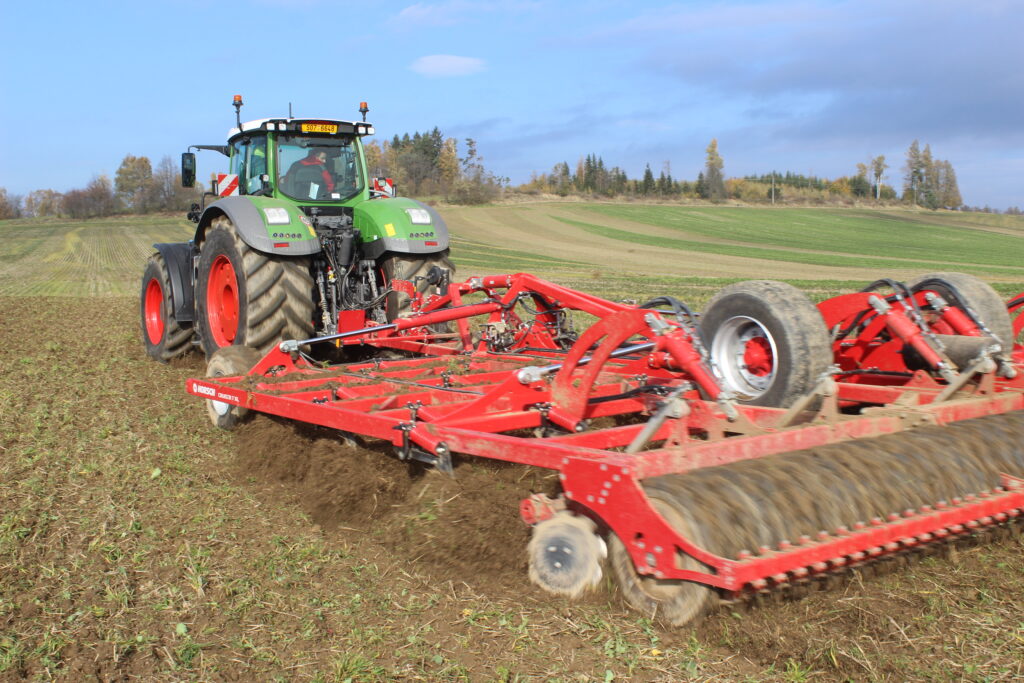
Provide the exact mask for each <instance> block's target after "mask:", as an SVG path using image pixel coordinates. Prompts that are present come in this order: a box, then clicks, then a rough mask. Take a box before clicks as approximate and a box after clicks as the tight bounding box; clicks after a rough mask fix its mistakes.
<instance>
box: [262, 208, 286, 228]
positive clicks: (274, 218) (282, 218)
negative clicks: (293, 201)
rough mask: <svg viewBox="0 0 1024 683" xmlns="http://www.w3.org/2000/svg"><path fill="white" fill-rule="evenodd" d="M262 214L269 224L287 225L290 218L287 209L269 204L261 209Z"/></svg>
mask: <svg viewBox="0 0 1024 683" xmlns="http://www.w3.org/2000/svg"><path fill="white" fill-rule="evenodd" d="M263 215H264V216H266V217H267V224H269V225H288V224H289V223H291V222H292V219H291V218H289V217H288V210H287V209H283V208H281V207H280V206H271V207H267V208H265V209H263Z"/></svg>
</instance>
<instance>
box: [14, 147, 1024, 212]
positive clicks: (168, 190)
mask: <svg viewBox="0 0 1024 683" xmlns="http://www.w3.org/2000/svg"><path fill="white" fill-rule="evenodd" d="M365 150H366V161H367V167H368V170H369V173H370V175H371V176H382V177H389V178H393V179H394V180H395V182H396V184H397V185H398V187H399V193H400V194H403V195H407V196H413V197H420V198H423V199H434V198H436V199H442V200H444V201H447V202H450V203H457V204H483V203H487V202H491V201H495V200H497V199H500V198H502V197H503V196H505V195H507V194H520V195H528V196H529V195H533V196H542V195H555V196H560V197H569V196H572V197H580V198H611V199H615V198H620V199H651V200H663V201H686V202H690V201H708V202H725V201H737V202H742V203H746V204H787V205H843V204H853V203H867V204H871V203H876V204H879V205H895V204H906V205H912V206H920V207H925V208H929V209H950V210H959V211H981V212H986V213H1002V212H1001V211H999V210H998V209H993V208H991V207H988V206H985V207H976V206H969V205H966V204H965V203H964V202H963V199H962V198H961V195H960V189H959V186H958V184H957V179H956V171H955V170H954V169H953V165H952V164H951V163H950V162H949V161H946V160H942V159H936V158H935V157H934V156H933V154H932V151H931V146H930V145H927V144H926V145H925V146H924V147H923V148H922V147H921V145H920V143H919V142H918V141H917V140H914V141H913V142H912V143H911V144H910V146H909V147H908V148H907V151H906V156H905V160H904V164H903V166H902V168H901V171H902V176H901V181H902V182H901V183H900V189H899V191H897V189H896V188H895V187H893V186H892V185H889V184H886V183H885V182H883V178H884V177H885V173H886V171H887V170H888V169H889V168H890V165H889V163H888V162H887V160H886V158H885V157H884V156H877V157H874V158H873V159H870V160H867V161H866V162H862V163H856V164H855V165H854V166H853V167H854V169H855V172H853V173H851V174H850V175H846V176H840V177H838V178H831V179H830V178H821V177H817V176H807V175H803V174H801V173H794V172H792V171H785V172H777V171H771V172H768V173H762V174H758V175H749V176H744V177H739V178H736V177H734V178H727V177H726V176H725V160H724V159H723V158H722V156H721V154H720V153H719V151H718V141H717V140H711V142H710V143H709V144H708V146H707V149H706V150H705V158H704V168H703V170H702V171H701V172H700V173H698V175H697V178H695V179H693V180H683V179H678V178H674V177H673V176H672V170H671V165H670V163H669V162H667V161H666V162H664V163H663V164H662V165H661V168H660V169H659V173H658V175H657V176H655V174H654V172H653V171H652V169H651V165H650V164H647V165H646V167H645V168H644V172H643V174H642V176H641V177H639V178H630V177H629V176H628V174H627V173H626V171H624V170H623V169H622V168H620V167H618V166H611V167H609V166H608V165H607V164H606V163H605V161H604V159H602V158H601V156H600V155H598V154H587V155H586V156H582V157H580V159H579V160H578V161H577V162H576V164H575V166H573V167H571V166H570V165H569V164H568V163H567V162H560V163H557V164H555V166H554V167H553V168H552V169H551V171H550V172H548V173H534V174H532V176H531V178H530V180H529V182H526V183H523V184H521V185H519V186H515V187H513V186H511V185H510V184H509V179H508V178H505V177H502V176H500V175H497V174H496V173H494V172H492V171H490V170H488V169H487V168H486V167H485V166H484V163H483V162H484V160H483V157H481V156H480V154H479V152H478V150H477V144H476V141H475V140H473V139H471V138H467V139H466V140H464V142H463V144H462V145H461V149H460V145H459V143H458V142H457V141H456V140H455V139H454V138H451V137H445V136H444V134H443V133H442V132H441V131H440V130H439V129H438V128H436V127H435V128H434V129H433V130H431V131H428V132H423V133H418V132H417V133H413V134H412V135H409V134H408V133H407V134H405V135H402V136H398V135H395V136H394V137H393V138H392V139H391V140H384V141H380V142H378V141H376V140H373V141H370V142H367V143H366V144H365ZM201 192H202V189H201V188H194V189H186V188H182V187H181V176H180V174H179V172H178V169H177V166H176V165H175V163H174V161H173V160H172V159H171V157H169V156H165V157H163V158H162V159H161V160H160V162H159V164H157V166H156V168H155V169H154V168H153V166H152V164H151V162H150V160H149V159H148V158H146V157H144V156H141V157H136V156H133V155H131V154H129V155H127V156H125V158H124V160H123V161H122V162H121V166H120V167H119V168H118V170H117V173H116V174H115V176H114V179H113V180H111V179H110V178H108V177H107V176H106V175H96V176H94V177H93V178H92V180H90V181H89V183H88V184H87V185H86V186H85V187H84V188H80V189H73V190H70V191H68V192H63V193H62V192H57V191H55V190H52V189H40V190H35V191H33V192H30V193H28V194H27V195H25V196H20V195H13V194H10V193H8V192H7V190H6V189H4V188H2V187H0V219H4V218H18V217H34V216H68V217H71V218H91V217H97V216H109V215H114V214H119V213H132V214H140V213H151V212H163V211H179V210H186V209H188V207H189V206H190V205H191V204H192V202H195V201H198V200H199V196H200V195H199V193H201ZM1005 213H1007V214H1013V215H1020V214H1021V210H1020V208H1019V207H1016V206H1011V207H1009V208H1008V209H1006V211H1005Z"/></svg>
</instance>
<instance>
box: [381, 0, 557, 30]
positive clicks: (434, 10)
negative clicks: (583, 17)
mask: <svg viewBox="0 0 1024 683" xmlns="http://www.w3.org/2000/svg"><path fill="white" fill-rule="evenodd" d="M540 6H541V5H540V3H539V2H536V1H535V0H498V1H491V2H485V1H482V0H475V1H474V0H445V2H434V3H431V2H417V3H416V4H413V5H409V6H408V7H405V8H404V9H402V11H400V12H399V13H398V14H397V15H395V16H394V17H393V18H392V22H393V23H395V24H398V25H403V26H414V27H422V26H454V25H456V24H461V23H463V22H465V21H468V20H470V19H471V18H473V17H477V16H480V15H481V14H487V13H492V12H512V13H518V12H526V11H533V10H536V9H539V8H540Z"/></svg>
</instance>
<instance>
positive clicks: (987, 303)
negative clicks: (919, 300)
mask: <svg viewBox="0 0 1024 683" xmlns="http://www.w3.org/2000/svg"><path fill="white" fill-rule="evenodd" d="M907 284H908V285H909V286H910V289H911V291H913V292H920V291H922V290H926V291H932V292H935V293H936V294H938V295H939V296H941V297H942V298H943V299H945V300H946V301H947V302H948V303H949V304H950V305H951V306H956V307H957V308H961V309H967V308H969V309H971V310H972V311H973V312H974V316H975V317H976V318H978V319H979V320H981V322H982V323H983V324H984V326H985V327H986V328H988V331H989V333H990V334H991V335H992V336H993V337H995V338H996V340H997V341H999V343H1000V344H1002V347H1003V353H1005V354H1007V355H1009V354H1010V352H1012V351H1013V342H1014V338H1013V337H1014V335H1013V323H1012V322H1011V321H1010V314H1009V313H1008V312H1007V310H1006V304H1005V303H1004V302H1003V300H1002V298H1000V296H999V295H998V294H996V291H995V290H994V289H992V288H991V287H990V286H989V285H988V284H986V283H984V282H982V281H981V280H979V279H978V278H976V277H974V276H973V275H967V274H966V273H929V274H928V275H922V276H921V277H917V278H914V279H913V280H911V281H910V282H908V283H907Z"/></svg>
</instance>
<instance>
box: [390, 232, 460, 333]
mask: <svg viewBox="0 0 1024 683" xmlns="http://www.w3.org/2000/svg"><path fill="white" fill-rule="evenodd" d="M435 266H437V267H438V268H440V269H441V270H446V271H448V282H452V281H453V280H454V279H455V265H454V264H452V262H451V261H450V260H449V258H448V251H447V250H445V251H441V252H438V253H436V254H388V255H386V256H385V257H384V258H383V259H382V260H381V261H380V267H381V273H382V274H383V277H384V283H385V285H388V284H389V283H390V282H391V281H392V280H396V279H397V280H408V281H410V282H412V284H413V286H414V287H415V288H416V291H417V292H419V293H421V294H422V293H424V292H426V291H427V290H428V289H430V288H431V287H433V286H434V285H435V284H436V283H431V282H429V280H428V277H429V275H430V270H431V268H433V267H435ZM385 307H386V310H387V317H388V321H389V322H390V321H392V320H394V319H395V318H404V317H406V316H407V315H409V314H410V313H411V312H412V301H411V299H410V298H409V295H407V294H405V293H404V292H389V293H388V295H387V301H386V303H385ZM444 327H445V328H446V329H447V325H444ZM438 331H441V330H438Z"/></svg>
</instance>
